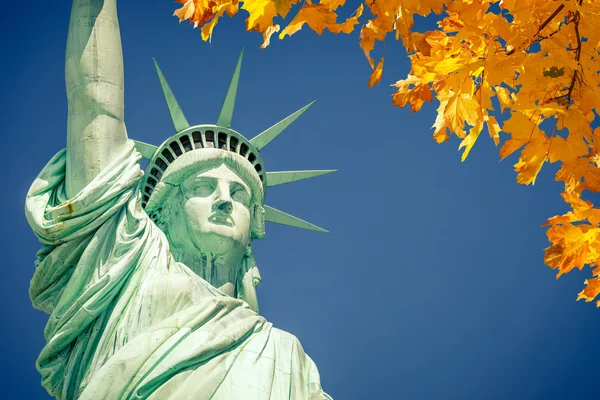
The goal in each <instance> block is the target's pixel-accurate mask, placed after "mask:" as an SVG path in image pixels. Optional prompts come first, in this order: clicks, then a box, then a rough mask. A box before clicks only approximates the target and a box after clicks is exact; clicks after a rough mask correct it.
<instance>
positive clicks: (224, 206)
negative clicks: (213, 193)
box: [217, 199, 233, 214]
mask: <svg viewBox="0 0 600 400" xmlns="http://www.w3.org/2000/svg"><path fill="white" fill-rule="evenodd" d="M217 210H219V211H222V212H225V213H227V214H231V211H233V204H231V200H226V199H221V200H218V201H217Z"/></svg>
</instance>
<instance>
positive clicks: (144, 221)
mask: <svg viewBox="0 0 600 400" xmlns="http://www.w3.org/2000/svg"><path fill="white" fill-rule="evenodd" d="M240 66H241V56H240V59H239V61H238V64H237V66H236V68H235V71H234V75H233V79H232V81H231V84H230V86H229V90H228V92H227V94H226V97H225V101H224V103H223V106H222V108H221V112H220V114H219V116H218V120H217V123H216V124H214V125H196V126H190V125H189V123H188V122H187V119H186V117H185V116H184V114H183V112H182V111H181V109H180V107H179V105H178V104H177V101H176V99H175V97H174V95H173V93H172V91H171V89H170V87H169V85H168V83H167V81H166V80H165V77H164V76H163V74H162V72H161V71H160V69H159V68H158V65H156V69H157V72H158V75H159V80H160V84H161V86H162V89H163V93H164V95H165V98H166V102H167V106H168V110H169V112H170V114H171V119H172V121H173V124H174V127H175V132H176V133H175V134H174V135H173V136H171V137H169V138H168V139H167V140H166V141H165V142H164V143H163V144H162V145H160V146H158V147H157V146H153V145H150V144H146V143H143V142H135V141H133V140H131V139H129V138H128V136H127V132H126V129H125V124H124V113H123V79H124V77H123V57H122V50H121V40H120V33H119V25H118V20H117V10H116V0H73V6H72V12H71V20H70V26H69V34H68V40H67V52H66V85H67V97H68V129H67V130H68V132H67V146H66V149H65V150H62V151H60V152H59V153H58V154H56V155H55V156H54V157H53V158H52V159H51V160H50V161H49V162H48V164H47V165H46V166H45V167H44V169H43V170H42V171H41V172H40V174H39V175H38V177H37V178H36V180H35V181H34V183H33V184H32V186H31V188H30V190H29V192H28V195H27V199H26V207H25V208H26V210H25V211H26V215H27V219H28V221H29V223H30V225H31V227H32V229H33V230H34V232H35V234H36V235H37V237H38V238H39V240H40V241H41V242H42V243H43V247H42V249H41V250H40V251H39V252H38V254H37V260H36V271H35V274H34V276H33V279H32V281H31V287H30V296H31V299H32V302H33V304H34V306H35V307H36V308H38V309H40V310H43V311H44V312H46V313H48V314H49V315H50V317H49V320H48V323H47V325H46V329H45V331H44V335H45V338H46V345H45V347H44V348H43V350H42V351H41V354H40V355H39V358H38V360H37V368H38V370H39V371H40V373H41V375H42V384H43V386H44V387H45V388H46V390H47V391H48V393H49V394H50V395H52V396H54V397H56V398H58V399H85V400H97V399H214V400H217V399H220V400H224V399H273V400H281V399H307V400H308V399H310V400H318V399H331V398H330V397H329V396H328V395H327V394H325V392H323V390H322V389H321V384H320V378H319V373H318V371H317V368H316V366H315V364H314V363H313V361H312V360H311V359H310V358H309V357H308V356H307V355H306V354H305V353H304V351H303V349H302V347H301V345H300V343H299V341H298V340H297V339H296V338H295V337H294V336H293V335H291V334H289V333H286V332H283V331H281V330H278V329H276V328H274V327H273V326H272V325H271V324H270V323H269V322H267V321H266V320H265V319H264V318H263V317H261V316H260V315H259V314H258V302H257V298H256V286H257V285H258V284H259V283H260V279H261V278H260V275H259V273H258V269H257V267H256V262H255V259H254V256H253V254H252V248H251V245H252V241H253V240H254V239H260V238H262V237H264V235H265V229H264V225H265V221H272V222H276V223H282V224H287V225H292V226H296V227H300V228H306V229H313V230H322V229H321V228H318V227H316V226H315V225H312V224H310V223H308V222H305V221H302V220H300V219H298V218H296V217H293V216H291V215H288V214H285V213H283V212H281V211H278V210H277V209H274V208H271V207H268V206H266V205H264V199H265V190H266V188H267V187H269V186H273V185H278V184H282V183H287V182H292V181H296V180H299V179H305V178H310V177H313V176H317V175H322V174H324V173H327V172H331V171H327V170H321V171H295V172H266V171H265V168H264V164H263V161H262V158H261V156H260V154H259V152H260V150H261V149H262V148H264V147H265V146H266V145H268V144H269V142H271V141H272V140H273V139H274V138H275V137H276V136H277V135H278V134H280V133H281V132H282V131H283V130H284V129H285V128H286V127H287V126H288V125H289V124H290V123H291V122H293V120H295V119H296V118H297V117H298V116H299V115H300V114H302V113H303V112H304V111H305V110H306V108H307V107H308V106H307V107H304V108H302V109H301V110H299V111H297V112H296V113H294V114H292V115H290V116H289V117H288V118H286V119H284V120H282V121H281V122H279V123H277V124H275V125H273V126H272V127H271V128H268V129H267V130H265V131H264V132H263V133H261V134H259V135H257V136H256V137H254V138H252V139H251V140H248V139H246V138H245V137H244V136H242V135H241V134H239V133H238V132H236V131H234V130H232V129H230V124H231V118H232V114H233V106H234V102H235V96H236V90H237V85H238V80H239V74H240ZM142 157H145V158H147V159H148V160H149V161H148V167H147V168H146V171H145V173H142V171H141V169H140V166H139V161H140V159H141V158H142Z"/></svg>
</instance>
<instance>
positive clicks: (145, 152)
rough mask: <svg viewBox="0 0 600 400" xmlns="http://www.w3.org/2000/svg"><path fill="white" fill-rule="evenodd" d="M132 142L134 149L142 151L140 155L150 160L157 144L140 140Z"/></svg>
mask: <svg viewBox="0 0 600 400" xmlns="http://www.w3.org/2000/svg"><path fill="white" fill-rule="evenodd" d="M133 142H134V143H135V149H136V150H137V151H139V152H140V153H142V157H144V158H145V159H147V160H152V156H153V155H154V153H156V149H158V147H157V146H155V145H153V144H148V143H144V142H140V141H139V140H134V141H133Z"/></svg>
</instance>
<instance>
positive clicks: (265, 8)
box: [242, 0, 277, 32]
mask: <svg viewBox="0 0 600 400" xmlns="http://www.w3.org/2000/svg"><path fill="white" fill-rule="evenodd" d="M242 10H246V11H248V13H249V14H250V15H249V16H248V18H246V29H247V30H249V31H250V30H256V31H258V32H266V30H267V29H268V28H269V27H271V26H273V18H274V17H275V16H276V15H277V9H276V8H275V3H274V2H272V1H271V0H245V1H244V3H243V5H242Z"/></svg>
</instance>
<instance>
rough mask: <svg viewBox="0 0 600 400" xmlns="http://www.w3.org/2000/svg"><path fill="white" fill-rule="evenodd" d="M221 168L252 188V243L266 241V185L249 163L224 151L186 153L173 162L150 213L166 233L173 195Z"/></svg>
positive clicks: (154, 195)
mask: <svg viewBox="0 0 600 400" xmlns="http://www.w3.org/2000/svg"><path fill="white" fill-rule="evenodd" d="M221 165H226V166H227V167H229V168H230V169H231V170H232V171H233V172H234V173H235V174H236V175H238V176H239V177H240V178H241V179H242V180H243V181H244V182H245V183H246V184H247V185H248V187H249V188H250V192H251V200H250V203H251V205H250V215H251V218H252V219H251V229H250V231H251V239H262V238H263V237H264V236H265V217H264V214H265V210H264V208H263V204H264V188H263V184H262V181H261V180H260V177H259V176H258V174H257V173H256V171H255V170H254V168H253V166H252V164H250V163H249V162H248V160H246V159H245V158H244V157H242V156H240V155H238V154H236V153H232V152H227V151H223V150H220V149H198V150H195V151H191V152H188V153H185V154H183V155H181V156H180V157H179V158H177V159H176V160H175V161H173V163H172V164H171V165H169V168H167V170H166V171H165V173H164V174H163V176H162V177H161V179H160V181H159V182H158V184H157V185H156V188H155V189H154V191H153V192H152V195H151V196H150V199H149V200H148V204H147V205H146V212H147V213H148V214H149V215H151V216H152V215H154V216H155V217H154V218H153V219H155V221H156V222H157V224H158V226H159V227H161V229H162V228H163V225H164V222H166V219H168V218H169V214H170V208H171V207H172V206H173V205H171V204H170V202H171V201H172V199H173V195H174V194H176V192H177V191H179V190H180V185H181V184H182V183H183V182H184V181H185V180H186V179H187V178H189V177H190V176H192V175H197V174H201V173H203V172H205V171H208V170H211V169H214V168H218V167H220V166H221Z"/></svg>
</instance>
